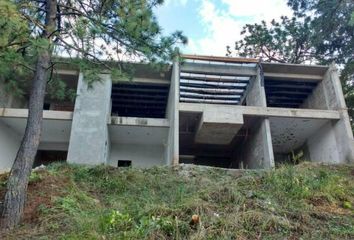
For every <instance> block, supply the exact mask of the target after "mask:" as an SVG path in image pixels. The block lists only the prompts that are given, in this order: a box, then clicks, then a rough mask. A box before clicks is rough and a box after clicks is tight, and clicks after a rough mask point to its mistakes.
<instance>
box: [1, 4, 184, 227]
mask: <svg viewBox="0 0 354 240" xmlns="http://www.w3.org/2000/svg"><path fill="white" fill-rule="evenodd" d="M162 3H163V1H162V0H2V1H1V2H0V13H1V14H0V29H1V36H0V57H1V61H0V73H1V80H3V81H5V82H6V83H7V85H10V86H13V88H14V89H21V83H20V81H19V80H18V79H16V77H18V76H19V75H21V74H24V73H26V74H25V75H28V73H31V75H32V76H33V78H32V79H31V81H29V82H28V81H27V84H30V85H31V87H30V94H29V107H28V108H29V113H28V119H27V125H26V129H25V133H24V137H23V139H22V142H21V145H20V148H19V151H18V153H17V156H16V158H15V161H14V164H13V166H12V169H11V172H10V176H9V179H8V182H7V191H6V194H5V199H4V205H3V210H2V221H1V223H2V224H1V225H2V228H6V229H11V228H13V227H15V226H16V225H17V224H18V223H19V221H20V220H21V216H22V214H23V208H24V204H25V200H26V192H27V185H28V180H29V176H30V173H31V169H32V165H33V162H34V158H35V155H36V152H37V149H38V145H39V141H40V136H41V126H42V115H43V103H44V97H45V92H46V88H47V82H48V80H49V79H50V78H51V77H52V74H51V73H52V72H53V69H55V68H56V66H57V65H58V64H63V63H64V64H65V63H67V62H70V61H67V60H65V61H63V59H62V58H57V57H56V54H58V53H60V54H61V55H62V56H65V57H70V58H72V60H73V61H75V63H76V64H77V65H78V66H79V67H80V70H81V71H83V72H84V74H87V75H89V76H91V77H88V78H87V79H88V80H89V81H93V80H94V79H95V77H94V76H93V75H94V73H95V72H99V71H102V70H103V69H105V70H107V69H108V70H110V71H111V72H112V74H125V69H124V66H123V64H122V63H121V61H119V60H127V59H138V60H140V61H147V62H150V63H156V64H157V63H162V62H166V61H169V60H170V59H171V58H173V57H174V56H175V55H176V54H178V53H177V52H176V50H175V47H174V46H175V44H177V43H186V38H185V37H184V36H183V35H182V33H181V32H179V31H177V32H175V33H173V34H171V35H170V36H163V35H162V34H161V28H160V27H159V25H158V22H157V20H156V18H155V16H154V14H153V9H154V8H155V7H157V6H159V5H160V4H162ZM110 61H117V62H118V66H116V67H115V68H112V67H111V65H110V64H109V62H110ZM11 83H13V84H11Z"/></svg>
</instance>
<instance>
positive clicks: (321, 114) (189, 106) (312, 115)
mask: <svg viewBox="0 0 354 240" xmlns="http://www.w3.org/2000/svg"><path fill="white" fill-rule="evenodd" d="M206 109H208V110H210V111H215V112H220V111H223V112H229V113H230V114H231V113H233V114H239V113H241V114H242V115H245V116H256V117H294V118H309V119H329V120H338V119H340V114H339V112H338V111H333V110H313V109H292V108H271V107H254V106H225V105H221V104H198V103H180V112H199V113H200V112H203V111H205V110H206Z"/></svg>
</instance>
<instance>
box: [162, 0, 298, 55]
mask: <svg viewBox="0 0 354 240" xmlns="http://www.w3.org/2000/svg"><path fill="white" fill-rule="evenodd" d="M156 15H157V17H158V20H159V23H160V25H161V26H162V28H163V29H164V32H165V33H170V32H173V31H175V30H182V31H183V33H184V34H185V35H186V36H187V37H188V41H189V43H188V45H187V46H186V47H184V48H182V51H183V53H188V54H202V55H213V56H224V55H225V54H226V46H227V45H230V46H231V47H233V46H234V42H235V41H236V40H239V39H241V36H240V32H241V30H242V27H243V26H244V25H245V24H252V23H260V22H261V20H266V21H267V22H270V21H271V20H272V19H276V20H279V19H280V16H282V15H286V16H291V10H290V8H289V7H288V6H287V5H286V0H165V3H164V5H163V6H162V7H159V8H157V9H156Z"/></svg>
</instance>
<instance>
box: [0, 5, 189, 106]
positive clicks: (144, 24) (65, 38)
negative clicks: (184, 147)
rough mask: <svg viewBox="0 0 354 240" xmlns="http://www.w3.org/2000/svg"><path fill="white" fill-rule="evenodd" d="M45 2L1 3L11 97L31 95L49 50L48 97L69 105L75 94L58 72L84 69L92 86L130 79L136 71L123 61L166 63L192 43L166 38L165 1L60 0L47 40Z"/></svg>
mask: <svg viewBox="0 0 354 240" xmlns="http://www.w3.org/2000/svg"><path fill="white" fill-rule="evenodd" d="M45 3H46V1H35V0H33V1H32V0H30V1H27V0H26V1H25V0H19V1H11V0H2V1H1V2H0V31H1V36H0V84H1V83H4V84H5V86H6V90H7V91H8V92H9V93H11V94H14V95H24V94H25V93H27V91H28V90H27V89H29V88H28V84H29V82H30V80H31V78H32V77H33V76H34V71H35V67H34V66H35V64H36V60H37V57H38V54H39V53H41V52H43V51H44V50H47V49H50V52H52V53H53V58H52V59H51V66H49V67H48V74H47V75H48V79H47V80H48V82H49V85H48V91H47V93H48V95H49V97H50V98H52V99H57V100H68V99H72V98H74V97H75V94H74V93H73V91H72V90H70V88H68V87H67V86H65V84H64V82H63V81H62V80H60V79H59V78H58V76H56V75H57V74H55V73H56V70H57V69H58V68H66V67H67V66H68V65H70V67H71V66H73V67H74V68H75V69H79V70H80V71H82V72H83V73H84V75H85V80H87V82H88V84H89V86H90V87H91V86H92V84H93V83H94V82H95V81H98V80H99V79H100V78H99V77H98V74H100V73H102V72H107V71H108V72H111V73H112V78H113V79H129V78H130V77H131V76H132V73H133V72H132V71H131V68H130V67H129V66H128V65H129V64H125V65H124V64H123V63H122V60H123V61H127V62H131V61H135V62H137V61H138V62H139V61H144V62H149V63H152V64H161V63H166V61H170V60H171V59H172V58H173V57H175V56H176V55H177V54H178V50H176V49H175V46H176V44H185V43H186V42H187V39H186V37H185V36H183V34H182V32H180V31H176V32H175V33H172V34H171V35H169V36H164V35H162V33H161V28H160V26H159V24H158V22H157V19H156V17H155V15H154V11H153V10H154V8H156V7H158V6H159V5H161V4H162V3H163V1H156V0H147V1H146V0H137V1H129V0H112V1H92V2H90V4H87V3H86V1H83V0H79V1H64V0H58V1H57V6H56V9H57V15H56V19H55V22H56V27H55V29H51V31H52V33H51V34H50V36H49V37H48V38H46V37H43V36H44V35H43V31H44V25H45V14H46V13H45V11H44V9H45V5H46V4H45ZM58 56H59V57H65V59H64V60H63V59H62V58H59V57H58ZM113 62H115V63H113Z"/></svg>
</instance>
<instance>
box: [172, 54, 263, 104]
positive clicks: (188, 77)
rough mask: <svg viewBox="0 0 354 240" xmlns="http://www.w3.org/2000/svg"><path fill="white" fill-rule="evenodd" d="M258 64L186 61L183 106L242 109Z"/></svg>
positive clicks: (181, 92) (181, 86) (182, 95)
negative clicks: (229, 106)
mask: <svg viewBox="0 0 354 240" xmlns="http://www.w3.org/2000/svg"><path fill="white" fill-rule="evenodd" d="M255 67H256V64H255V63H237V62H236V63H231V62H221V63H220V61H218V59H213V58H210V59H208V60H206V59H204V60H198V59H195V60H191V59H186V62H185V63H182V65H181V71H180V76H179V78H180V99H179V100H180V102H186V103H208V104H227V105H241V104H242V103H243V101H244V98H245V95H246V92H247V88H248V86H249V83H250V81H251V79H252V77H253V76H255V74H256V70H255V69H256V68H255Z"/></svg>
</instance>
